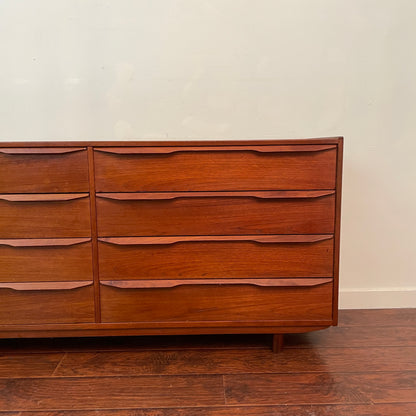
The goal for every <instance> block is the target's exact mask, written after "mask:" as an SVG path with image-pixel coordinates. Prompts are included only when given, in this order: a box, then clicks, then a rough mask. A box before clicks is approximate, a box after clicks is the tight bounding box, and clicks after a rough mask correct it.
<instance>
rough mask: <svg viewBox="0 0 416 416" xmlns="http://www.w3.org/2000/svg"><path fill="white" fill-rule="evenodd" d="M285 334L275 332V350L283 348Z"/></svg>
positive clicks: (276, 351)
mask: <svg viewBox="0 0 416 416" xmlns="http://www.w3.org/2000/svg"><path fill="white" fill-rule="evenodd" d="M283 337H284V335H283V334H273V352H274V353H278V352H280V351H282V349H283Z"/></svg>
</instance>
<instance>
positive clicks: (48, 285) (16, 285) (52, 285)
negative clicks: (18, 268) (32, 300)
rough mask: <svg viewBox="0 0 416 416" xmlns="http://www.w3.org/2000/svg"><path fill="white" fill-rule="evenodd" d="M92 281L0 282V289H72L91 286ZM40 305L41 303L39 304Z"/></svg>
mask: <svg viewBox="0 0 416 416" xmlns="http://www.w3.org/2000/svg"><path fill="white" fill-rule="evenodd" d="M92 283H93V282H92V281H71V282H12V283H3V282H0V289H1V288H2V289H12V290H18V291H28V290H72V289H78V288H80V287H86V286H91V285H92ZM40 306H41V305H40Z"/></svg>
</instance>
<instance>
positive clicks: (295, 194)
mask: <svg viewBox="0 0 416 416" xmlns="http://www.w3.org/2000/svg"><path fill="white" fill-rule="evenodd" d="M333 194H335V191H334V190H322V191H253V192H250V191H235V192H225V191H219V192H119V193H116V192H114V193H97V197H98V198H105V199H114V200H117V201H142V200H168V199H169V200H170V199H177V198H224V197H248V198H259V199H292V198H320V197H323V196H327V195H333Z"/></svg>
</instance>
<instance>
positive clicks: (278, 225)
mask: <svg viewBox="0 0 416 416" xmlns="http://www.w3.org/2000/svg"><path fill="white" fill-rule="evenodd" d="M97 197H98V198H97V227H98V235H99V236H103V237H104V236H136V235H140V236H150V235H157V236H162V235H244V234H321V233H322V234H331V233H333V232H334V217H335V192H334V191H275V192H254V191H252V192H205V193H204V192H187V193H180V192H176V193H133V194H130V193H124V194H123V193H118V194H111V193H110V194H97Z"/></svg>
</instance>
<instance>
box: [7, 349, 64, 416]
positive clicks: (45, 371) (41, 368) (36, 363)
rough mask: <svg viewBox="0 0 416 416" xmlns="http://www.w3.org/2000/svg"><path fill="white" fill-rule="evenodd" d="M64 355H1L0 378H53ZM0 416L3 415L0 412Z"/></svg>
mask: <svg viewBox="0 0 416 416" xmlns="http://www.w3.org/2000/svg"><path fill="white" fill-rule="evenodd" d="M63 356H64V353H46V354H45V353H36V354H30V353H27V354H1V355H0V377H2V378H8V379H12V378H20V377H48V376H52V375H53V373H54V371H55V369H56V367H57V366H58V364H59V363H60V362H61V360H62V358H63ZM0 415H2V416H3V414H2V413H1V411H0Z"/></svg>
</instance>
